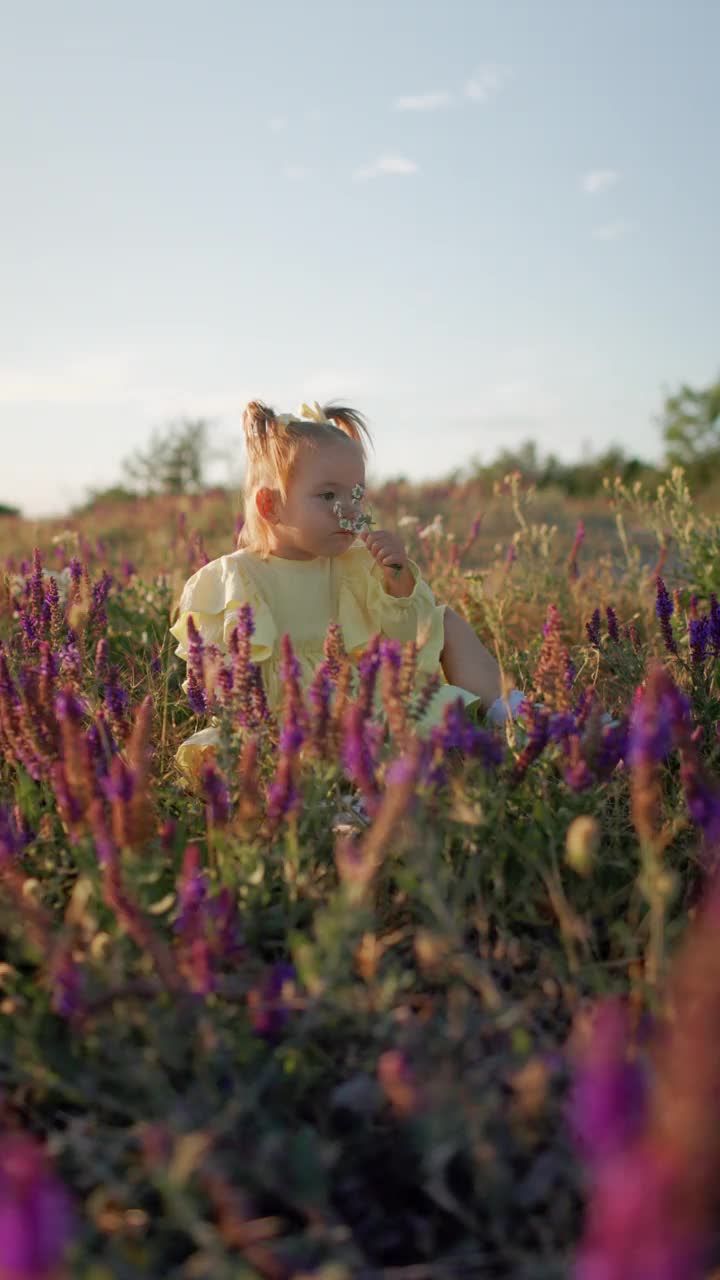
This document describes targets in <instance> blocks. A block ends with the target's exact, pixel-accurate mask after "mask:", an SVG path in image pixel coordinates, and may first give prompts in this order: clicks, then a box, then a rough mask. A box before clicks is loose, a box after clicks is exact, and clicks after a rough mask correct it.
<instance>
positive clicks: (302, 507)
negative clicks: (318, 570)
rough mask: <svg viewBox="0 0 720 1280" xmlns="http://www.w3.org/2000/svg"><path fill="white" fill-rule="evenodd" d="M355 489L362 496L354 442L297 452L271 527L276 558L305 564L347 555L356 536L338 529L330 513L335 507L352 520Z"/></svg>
mask: <svg viewBox="0 0 720 1280" xmlns="http://www.w3.org/2000/svg"><path fill="white" fill-rule="evenodd" d="M358 485H359V486H360V487H361V488H362V490H363V491H364V489H365V463H364V460H363V456H362V452H361V450H360V447H359V445H357V444H356V443H355V441H354V440H350V439H347V440H339V441H338V442H337V444H335V443H333V444H324V445H321V446H320V447H319V448H303V449H301V451H300V453H299V454H298V457H297V459H296V461H295V468H294V470H293V473H292V476H291V477H290V484H289V487H288V496H287V502H285V503H284V504H281V505H280V507H279V508H278V511H277V519H276V522H275V523H274V525H273V529H274V532H275V535H276V539H277V541H278V543H279V544H280V545H279V547H278V548H276V554H277V555H280V556H283V555H285V556H287V558H288V559H297V560H305V559H309V558H310V557H313V556H339V555H342V553H343V551H347V548H348V547H349V546H350V544H351V542H352V541H353V539H354V538H355V537H356V534H355V533H353V532H351V531H350V532H349V531H345V530H343V529H341V528H340V521H339V519H338V514H337V510H333V508H336V507H337V504H338V503H340V506H341V508H342V511H343V514H344V515H345V516H352V515H354V514H355V512H357V510H358V509H359V504H358V503H357V502H356V501H355V502H354V501H353V498H354V497H355V498H357V494H358V489H357V487H356V486H358ZM353 490H355V494H353ZM288 553H289V554H288Z"/></svg>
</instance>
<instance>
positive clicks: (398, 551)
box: [360, 529, 415, 596]
mask: <svg viewBox="0 0 720 1280" xmlns="http://www.w3.org/2000/svg"><path fill="white" fill-rule="evenodd" d="M360 537H361V538H362V540H363V542H364V543H365V546H366V547H367V549H368V551H369V552H370V555H371V556H372V558H373V560H374V561H375V563H376V564H378V565H379V566H380V568H381V569H382V571H383V575H384V578H385V587H386V590H387V591H389V593H390V595H393V596H409V595H412V592H413V588H414V586H415V580H414V578H413V576H412V573H411V572H410V569H409V567H408V557H407V552H406V550H405V547H404V545H403V542H402V539H401V538H399V537H398V535H397V534H396V533H390V532H389V531H388V530H387V529H369V530H367V531H366V532H365V533H361V534H360Z"/></svg>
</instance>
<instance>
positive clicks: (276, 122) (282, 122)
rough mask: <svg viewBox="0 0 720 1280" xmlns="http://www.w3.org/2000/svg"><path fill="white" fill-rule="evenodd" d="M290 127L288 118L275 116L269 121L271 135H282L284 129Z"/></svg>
mask: <svg viewBox="0 0 720 1280" xmlns="http://www.w3.org/2000/svg"><path fill="white" fill-rule="evenodd" d="M287 127H288V118H287V116H273V117H272V118H271V119H270V120H268V129H269V130H270V132H271V133H282V131H283V129H287Z"/></svg>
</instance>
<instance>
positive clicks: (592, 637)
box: [585, 609, 600, 649]
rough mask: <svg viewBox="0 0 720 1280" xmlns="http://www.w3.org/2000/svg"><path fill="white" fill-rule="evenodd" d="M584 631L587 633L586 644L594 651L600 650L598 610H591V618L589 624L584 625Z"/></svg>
mask: <svg viewBox="0 0 720 1280" xmlns="http://www.w3.org/2000/svg"><path fill="white" fill-rule="evenodd" d="M585 631H586V632H587V638H588V643H589V644H591V645H592V646H593V647H594V648H595V649H599V648H600V610H599V609H593V612H592V617H591V619H590V621H589V622H586V623H585Z"/></svg>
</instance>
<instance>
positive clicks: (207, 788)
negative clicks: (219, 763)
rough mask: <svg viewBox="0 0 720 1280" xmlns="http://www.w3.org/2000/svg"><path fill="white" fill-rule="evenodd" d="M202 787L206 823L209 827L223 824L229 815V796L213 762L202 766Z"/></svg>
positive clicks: (223, 780)
mask: <svg viewBox="0 0 720 1280" xmlns="http://www.w3.org/2000/svg"><path fill="white" fill-rule="evenodd" d="M202 789H203V794H204V796H205V802H206V811H207V820H208V824H209V825H210V826H211V827H222V826H224V825H225V823H226V822H227V820H228V818H229V816H230V797H229V795H228V789H227V786H226V785H225V779H224V778H223V777H222V775H221V774H220V773H219V772H218V770H217V769H216V768H215V766H214V765H213V764H206V765H204V767H203V771H202Z"/></svg>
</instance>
